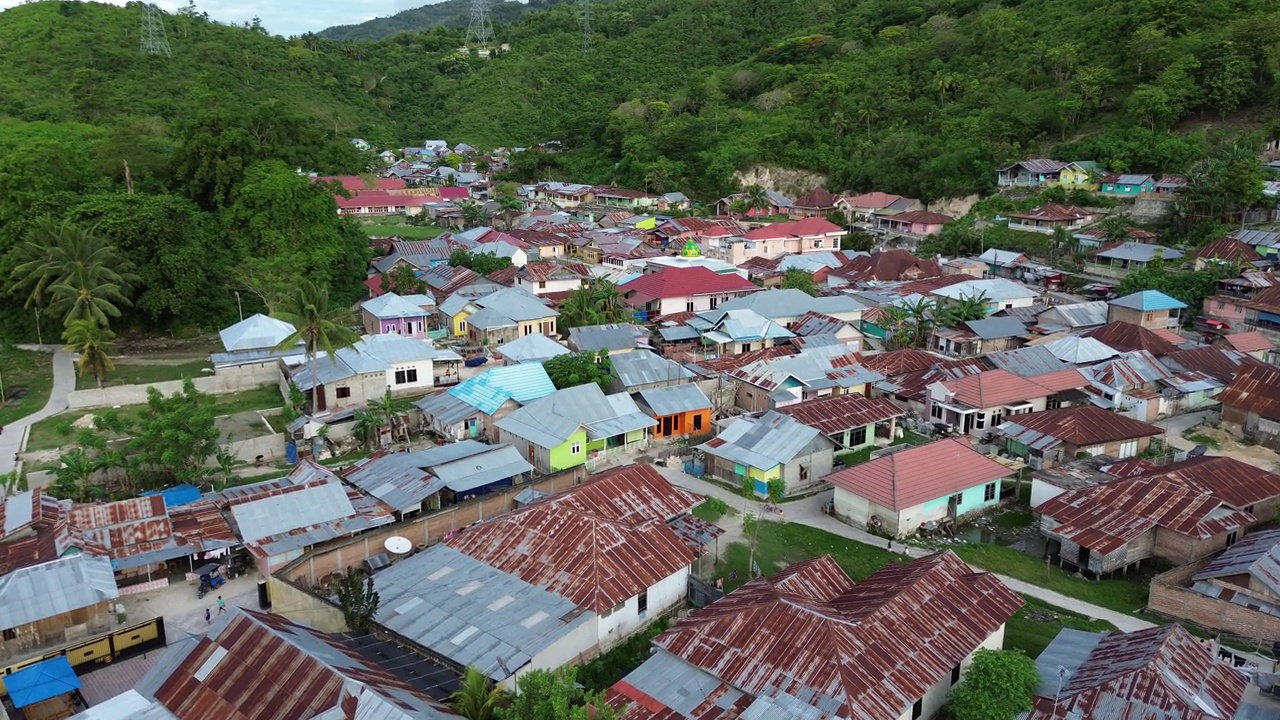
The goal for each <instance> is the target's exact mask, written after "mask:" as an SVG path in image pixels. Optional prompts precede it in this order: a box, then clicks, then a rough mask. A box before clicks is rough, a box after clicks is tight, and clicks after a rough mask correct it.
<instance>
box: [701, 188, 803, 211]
mask: <svg viewBox="0 0 1280 720" xmlns="http://www.w3.org/2000/svg"><path fill="white" fill-rule="evenodd" d="M764 193H765V206H764V207H751V208H747V212H746V216H747V217H770V216H773V215H789V214H790V213H791V206H792V205H794V204H795V203H793V202H792V201H791V199H790V198H788V197H786V196H785V195H783V194H782V193H779V192H774V191H773V190H769V189H767V188H766V189H765V191H764ZM735 200H742V201H743V202H747V203H749V202H750V199H749V198H748V197H747V194H746V193H736V194H733V195H729V196H727V197H722V198H720V199H719V200H717V201H716V207H715V210H716V215H728V214H729V207H730V206H731V205H733V203H734V201H735Z"/></svg>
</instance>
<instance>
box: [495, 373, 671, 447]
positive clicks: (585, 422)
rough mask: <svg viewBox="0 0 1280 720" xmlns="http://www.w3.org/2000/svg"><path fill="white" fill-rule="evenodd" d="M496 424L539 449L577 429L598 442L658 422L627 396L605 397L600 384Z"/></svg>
mask: <svg viewBox="0 0 1280 720" xmlns="http://www.w3.org/2000/svg"><path fill="white" fill-rule="evenodd" d="M495 424H496V425H497V426H498V427H499V428H500V429H502V430H504V431H506V432H509V433H511V434H513V435H515V436H517V437H520V438H524V439H525V440H528V441H529V442H532V443H533V444H535V445H537V446H539V447H544V448H554V447H556V446H557V445H560V444H561V443H563V442H565V441H567V440H568V439H569V438H570V437H572V436H573V434H574V433H575V432H577V430H578V428H585V429H586V431H587V436H588V437H591V438H594V439H599V438H605V437H612V436H614V435H618V434H621V433H624V432H630V431H632V430H639V429H641V428H646V427H653V426H654V425H656V424H657V423H656V421H654V419H653V418H651V417H649V416H648V415H645V414H644V413H642V412H640V408H639V407H638V406H637V405H636V404H635V401H634V400H632V399H631V397H630V396H629V395H627V394H626V393H617V394H615V395H605V394H604V391H603V390H601V389H600V386H599V385H596V384H595V383H588V384H586V385H578V386H575V387H571V388H565V389H563V390H557V391H556V392H554V393H552V394H550V395H548V396H546V397H544V398H540V399H538V400H535V401H533V402H531V403H529V404H528V405H525V406H524V407H522V408H520V409H519V410H516V411H515V412H513V413H511V414H510V415H507V416H506V417H504V418H502V419H501V420H499V421H498V422H497V423H495Z"/></svg>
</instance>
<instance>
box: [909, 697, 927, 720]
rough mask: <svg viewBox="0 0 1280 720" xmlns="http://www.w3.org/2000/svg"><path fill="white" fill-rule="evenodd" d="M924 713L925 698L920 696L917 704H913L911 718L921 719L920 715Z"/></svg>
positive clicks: (912, 719) (914, 719) (913, 719)
mask: <svg viewBox="0 0 1280 720" xmlns="http://www.w3.org/2000/svg"><path fill="white" fill-rule="evenodd" d="M923 714H924V698H920V699H919V700H917V701H916V704H915V705H912V706H911V720H920V716H921V715H923Z"/></svg>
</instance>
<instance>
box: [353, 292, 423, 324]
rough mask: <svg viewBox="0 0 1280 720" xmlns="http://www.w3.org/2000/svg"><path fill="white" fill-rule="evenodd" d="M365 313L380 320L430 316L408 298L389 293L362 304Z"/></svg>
mask: <svg viewBox="0 0 1280 720" xmlns="http://www.w3.org/2000/svg"><path fill="white" fill-rule="evenodd" d="M360 307H361V308H363V309H364V310H365V312H367V313H369V314H370V315H372V316H374V317H376V318H378V319H385V318H404V317H422V316H424V315H429V314H430V313H428V312H427V311H426V310H423V309H422V308H421V307H419V306H417V305H415V304H413V303H412V302H410V301H409V300H408V299H407V298H403V297H400V296H399V295H397V294H395V293H392V292H389V293H386V294H383V295H379V296H378V297H376V298H372V299H370V300H365V301H364V302H362V303H360Z"/></svg>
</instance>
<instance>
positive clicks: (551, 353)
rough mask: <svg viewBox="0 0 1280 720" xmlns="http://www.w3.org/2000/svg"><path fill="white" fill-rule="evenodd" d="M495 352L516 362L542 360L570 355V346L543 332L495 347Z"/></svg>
mask: <svg viewBox="0 0 1280 720" xmlns="http://www.w3.org/2000/svg"><path fill="white" fill-rule="evenodd" d="M494 352H495V353H497V354H498V355H501V356H502V357H504V358H506V359H508V360H510V361H511V362H514V363H527V362H542V361H543V360H550V359H551V358H553V357H559V356H561V355H568V354H569V348H567V347H565V346H564V345H561V344H560V343H558V342H556V341H555V340H552V339H551V338H549V337H547V336H546V335H542V334H541V333H530V334H529V335H525V336H524V337H520V338H516V339H515V340H512V341H511V342H509V343H504V344H502V345H499V346H498V347H496V348H494Z"/></svg>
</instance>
